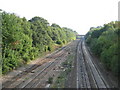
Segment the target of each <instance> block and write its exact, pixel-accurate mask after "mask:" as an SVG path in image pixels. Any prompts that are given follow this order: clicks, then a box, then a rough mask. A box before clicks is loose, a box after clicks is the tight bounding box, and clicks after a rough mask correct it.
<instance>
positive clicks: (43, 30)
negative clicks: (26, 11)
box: [0, 12, 76, 74]
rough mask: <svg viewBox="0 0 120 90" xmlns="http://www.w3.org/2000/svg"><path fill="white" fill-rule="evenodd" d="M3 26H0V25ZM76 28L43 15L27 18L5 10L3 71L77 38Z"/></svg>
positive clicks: (3, 21)
mask: <svg viewBox="0 0 120 90" xmlns="http://www.w3.org/2000/svg"><path fill="white" fill-rule="evenodd" d="M0 28H1V27H0ZM75 35H76V32H74V31H72V30H71V29H68V28H61V27H60V26H59V25H57V24H52V25H51V26H50V25H49V23H48V21H47V20H45V19H44V18H41V17H33V18H32V19H31V20H29V21H27V20H26V19H25V18H20V17H18V16H16V15H15V14H10V13H6V12H2V58H3V63H2V72H3V74H4V73H6V72H8V71H11V70H13V69H15V68H16V67H18V66H20V65H22V64H25V63H27V62H28V61H30V60H33V59H35V58H36V57H37V56H39V55H41V54H42V53H44V52H49V51H52V50H54V46H55V45H60V46H62V45H63V44H66V43H68V42H70V41H71V40H74V39H75Z"/></svg>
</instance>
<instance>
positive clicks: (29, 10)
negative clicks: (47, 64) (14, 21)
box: [0, 0, 119, 35]
mask: <svg viewBox="0 0 120 90" xmlns="http://www.w3.org/2000/svg"><path fill="white" fill-rule="evenodd" d="M118 2H119V0H0V9H2V10H4V11H6V12H9V13H15V14H16V15H18V16H20V17H26V19H28V20H29V19H31V18H33V17H34V16H40V17H43V18H44V19H46V20H48V22H49V23H50V24H52V23H56V24H58V25H60V26H61V27H68V28H71V29H73V30H74V31H77V32H78V33H79V34H81V35H84V34H86V33H87V32H88V31H89V29H90V27H97V26H102V25H104V24H106V23H109V22H111V21H116V20H118Z"/></svg>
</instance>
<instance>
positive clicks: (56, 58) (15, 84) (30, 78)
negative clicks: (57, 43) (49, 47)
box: [2, 46, 69, 89]
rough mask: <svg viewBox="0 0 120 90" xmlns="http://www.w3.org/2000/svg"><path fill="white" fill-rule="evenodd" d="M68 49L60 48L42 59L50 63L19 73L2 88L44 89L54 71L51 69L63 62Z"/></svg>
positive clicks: (38, 64)
mask: <svg viewBox="0 0 120 90" xmlns="http://www.w3.org/2000/svg"><path fill="white" fill-rule="evenodd" d="M68 48H69V46H66V47H63V48H61V49H60V50H59V51H57V52H55V53H53V54H51V55H49V56H47V57H46V58H44V59H43V60H45V59H50V61H48V62H46V63H44V64H41V63H37V64H35V65H33V66H31V67H30V68H28V69H27V70H25V71H23V72H21V73H19V74H18V75H16V76H15V77H13V78H12V79H11V80H9V81H6V82H4V83H3V85H2V88H3V89H4V88H38V87H39V88H41V87H42V88H44V87H45V86H46V80H47V79H48V77H49V75H52V74H53V73H51V72H53V71H54V70H53V69H54V68H57V67H58V66H60V64H61V63H62V62H64V61H65V57H66V56H67V54H68V52H67V51H66V50H67V49H68ZM45 79H46V80H45ZM43 82H44V85H43Z"/></svg>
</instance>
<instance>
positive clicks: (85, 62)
mask: <svg viewBox="0 0 120 90" xmlns="http://www.w3.org/2000/svg"><path fill="white" fill-rule="evenodd" d="M76 66H77V80H76V81H77V88H109V85H108V84H107V82H106V81H105V79H104V77H103V76H102V75H101V72H100V71H99V69H98V68H97V66H96V64H95V63H94V62H93V60H92V57H91V56H90V54H89V52H88V51H87V49H86V47H85V43H84V40H83V38H82V39H81V40H80V41H79V43H78V46H77V65H76Z"/></svg>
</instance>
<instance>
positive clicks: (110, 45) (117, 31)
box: [85, 21, 120, 76]
mask: <svg viewBox="0 0 120 90" xmlns="http://www.w3.org/2000/svg"><path fill="white" fill-rule="evenodd" d="M85 40H86V43H87V44H88V46H89V47H90V49H91V51H92V52H93V53H94V54H95V55H97V56H98V57H99V58H100V61H101V62H102V63H103V64H104V66H105V67H106V69H107V70H109V71H112V72H113V73H114V75H116V76H118V75H119V74H120V65H119V62H120V59H118V58H119V51H120V49H119V46H118V45H119V41H120V22H119V21H112V22H110V23H108V24H104V26H98V27H91V28H90V30H89V32H88V33H87V34H86V36H85Z"/></svg>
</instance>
